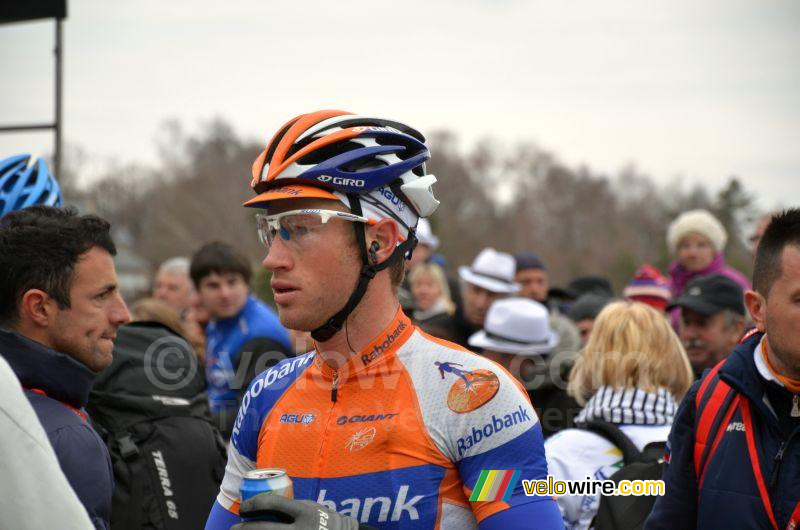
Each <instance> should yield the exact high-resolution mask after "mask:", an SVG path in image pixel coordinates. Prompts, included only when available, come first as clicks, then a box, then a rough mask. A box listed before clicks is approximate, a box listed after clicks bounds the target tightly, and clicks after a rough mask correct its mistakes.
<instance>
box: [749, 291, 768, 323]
mask: <svg viewBox="0 0 800 530" xmlns="http://www.w3.org/2000/svg"><path fill="white" fill-rule="evenodd" d="M744 305H746V306H747V310H748V311H749V312H750V316H751V317H752V318H753V322H754V323H755V325H756V329H757V330H758V331H761V332H762V333H763V332H765V331H767V301H766V299H764V297H763V296H761V294H759V293H758V292H756V291H747V292H745V293H744Z"/></svg>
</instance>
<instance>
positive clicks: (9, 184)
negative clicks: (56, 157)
mask: <svg viewBox="0 0 800 530" xmlns="http://www.w3.org/2000/svg"><path fill="white" fill-rule="evenodd" d="M30 159H31V155H16V156H11V157H8V158H6V159H5V160H0V217H2V216H3V215H5V214H7V213H9V212H13V211H14V210H20V209H22V208H26V207H28V206H33V205H35V204H42V205H45V206H61V187H60V186H59V185H58V182H57V181H56V179H55V177H53V175H52V174H51V173H50V170H49V169H48V168H47V162H45V161H44V159H42V158H37V159H36V161H35V162H34V163H33V164H32V165H31V166H30V167H29V166H28V161H30Z"/></svg>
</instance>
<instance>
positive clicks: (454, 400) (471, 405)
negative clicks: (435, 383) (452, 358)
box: [434, 361, 500, 414]
mask: <svg viewBox="0 0 800 530" xmlns="http://www.w3.org/2000/svg"><path fill="white" fill-rule="evenodd" d="M434 364H435V365H436V366H437V367H438V368H439V374H440V375H441V376H442V379H444V378H445V374H446V373H447V374H450V375H454V376H456V378H457V379H456V381H455V382H454V383H453V385H452V386H451V387H450V391H449V392H448V393H447V406H448V408H449V409H450V410H452V411H453V412H457V413H459V414H463V413H465V412H472V411H473V410H476V409H479V408H481V407H482V406H484V405H485V404H487V403H488V402H489V401H491V399H492V398H493V397H494V396H495V395H497V391H498V390H499V388H500V380H499V379H498V378H497V376H496V375H495V374H494V373H493V372H490V371H489V370H462V369H461V368H458V367H459V366H461V365H460V364H458V363H449V362H447V363H440V362H439V361H436V362H435V363H434Z"/></svg>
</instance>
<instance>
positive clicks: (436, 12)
mask: <svg viewBox="0 0 800 530" xmlns="http://www.w3.org/2000/svg"><path fill="white" fill-rule="evenodd" d="M68 9H69V16H68V18H67V20H66V22H65V25H64V33H65V43H64V47H65V54H66V59H65V66H64V80H65V90H64V109H65V111H64V118H65V133H64V134H65V140H66V141H67V142H70V143H74V144H77V145H79V146H81V147H82V148H84V149H85V150H86V151H87V153H88V154H89V155H90V156H91V157H92V158H93V159H94V160H95V161H98V160H99V161H106V160H109V159H114V160H116V161H118V162H120V163H128V162H141V163H155V162H156V160H157V152H156V149H155V142H154V138H155V136H156V133H157V131H158V130H159V127H160V125H161V123H162V122H163V121H164V120H165V119H167V118H178V119H180V120H181V121H182V122H183V124H184V125H185V127H186V129H187V130H188V131H191V129H192V127H196V126H197V125H198V124H200V123H202V122H204V121H207V120H209V119H210V118H212V117H215V116H220V117H222V118H224V119H225V120H227V121H229V122H230V123H231V124H232V125H233V127H234V129H235V130H236V132H237V133H239V134H242V135H247V136H249V137H252V138H257V139H260V140H263V141H266V140H268V139H269V137H270V136H271V135H272V133H273V132H274V130H275V129H276V128H277V127H279V126H280V125H282V124H283V123H284V122H285V121H286V120H287V119H288V118H290V117H292V116H294V115H296V114H299V113H302V112H307V111H310V110H315V109H319V108H342V109H346V110H352V111H355V112H359V113H363V114H378V115H385V116H389V117H394V118H398V119H400V120H402V121H406V122H408V123H409V124H412V125H414V126H416V127H417V128H419V129H421V130H422V131H423V132H424V131H426V130H427V131H430V130H433V129H436V128H449V129H452V130H454V131H456V132H458V133H459V134H460V135H461V136H462V138H463V139H464V143H465V145H468V143H470V142H473V141H476V140H477V139H479V138H481V137H484V136H486V135H493V136H495V137H497V138H499V139H501V140H502V141H503V142H507V143H508V144H509V145H511V144H513V143H514V142H517V141H522V140H532V141H535V142H536V143H537V144H539V146H541V147H542V148H544V149H547V150H550V151H552V152H554V153H555V154H556V155H557V156H558V157H559V158H561V159H562V160H563V161H564V162H566V163H567V164H569V165H572V166H577V165H580V164H586V165H588V166H590V167H591V168H593V169H595V170H597V171H602V172H606V173H616V172H617V171H619V169H620V168H622V167H623V166H625V165H627V164H630V163H633V164H635V165H636V166H637V167H638V168H639V169H640V170H641V171H644V172H646V173H648V174H650V175H652V176H653V177H654V178H657V179H659V180H661V181H663V182H666V181H669V180H671V179H672V178H674V177H675V176H678V175H683V176H684V180H685V181H686V182H689V183H692V182H702V183H704V184H706V185H707V186H708V187H710V188H711V189H712V190H714V191H716V190H717V189H719V187H721V186H722V185H723V183H724V182H725V181H726V180H727V177H728V176H729V175H731V174H736V175H740V176H742V177H743V180H744V182H745V185H746V186H747V187H748V188H749V189H751V190H754V191H757V193H758V196H759V200H760V202H759V205H760V206H761V207H762V208H768V207H773V206H775V205H776V204H782V205H797V204H800V148H798V143H799V142H798V140H800V134H798V133H800V67H798V65H800V31H798V29H799V28H800V2H799V1H797V0H775V1H772V0H770V1H764V0H747V1H745V0H708V1H701V2H697V1H688V0H669V1H659V2H655V1H654V2H632V1H622V0H604V1H603V2H588V1H586V2H578V1H571V2H570V1H568V2H552V1H548V2H545V1H523V0H403V1H402V2H390V1H388V0H384V1H375V0H358V1H349V0H339V1H336V2H332V1H322V0H306V1H304V2H296V1H285V0H248V1H235V2H219V1H211V0H193V1H191V2H189V1H183V2H163V1H155V0H137V1H136V2H133V1H128V2H121V1H119V2H109V1H107V0H106V1H101V0H72V1H70V2H69V8H68ZM53 32H54V31H53V23H52V22H34V23H24V24H13V25H4V26H1V27H0V66H2V72H3V73H2V76H0V124H10V123H15V124H16V123H19V122H43V121H47V120H50V119H52V112H53V103H52V98H53V74H52V70H53V67H52V64H53V63H52V60H51V58H52V54H51V50H52V46H53ZM51 150H52V135H50V134H48V133H31V134H13V135H12V134H2V135H0V156H8V155H11V154H14V153H16V152H25V151H32V152H34V153H37V154H47V153H49V152H50V151H51ZM434 156H435V153H434ZM248 172H249V168H241V169H236V170H234V171H232V178H239V179H240V178H241V175H242V174H247V173H248ZM91 176H92V175H91V174H88V175H86V178H91Z"/></svg>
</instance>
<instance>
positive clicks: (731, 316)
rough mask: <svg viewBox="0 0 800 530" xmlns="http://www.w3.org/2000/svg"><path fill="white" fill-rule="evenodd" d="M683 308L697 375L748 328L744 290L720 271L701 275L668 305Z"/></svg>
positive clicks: (685, 335)
mask: <svg viewBox="0 0 800 530" xmlns="http://www.w3.org/2000/svg"><path fill="white" fill-rule="evenodd" d="M675 307H679V308H681V323H680V337H681V340H682V341H683V345H684V347H685V348H686V353H687V354H688V355H689V362H690V363H691V364H692V369H693V370H694V374H695V376H696V377H700V376H701V375H702V374H703V370H705V369H707V368H712V367H713V366H714V365H715V364H717V363H718V362H719V361H721V360H722V359H724V358H725V357H727V356H728V354H729V353H730V352H732V351H733V349H734V348H735V347H736V345H737V344H738V343H739V340H741V338H742V335H743V334H744V330H745V307H744V291H742V288H741V287H740V286H739V284H737V283H736V282H735V281H733V280H731V279H730V278H727V277H725V276H722V275H719V274H711V275H708V276H698V277H697V278H694V279H693V280H692V281H690V282H689V283H688V284H687V285H686V289H685V290H684V292H683V294H682V295H681V296H679V297H678V298H676V299H675V300H673V301H672V302H670V304H669V306H667V308H668V309H670V310H671V309H673V308H675Z"/></svg>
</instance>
